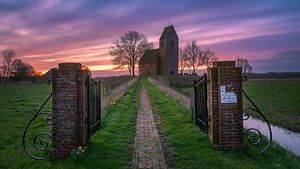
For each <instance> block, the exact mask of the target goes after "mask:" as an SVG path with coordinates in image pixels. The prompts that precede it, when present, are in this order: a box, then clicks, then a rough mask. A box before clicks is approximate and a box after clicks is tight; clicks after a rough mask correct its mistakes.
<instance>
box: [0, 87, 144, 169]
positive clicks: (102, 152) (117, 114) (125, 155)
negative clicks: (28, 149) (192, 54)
mask: <svg viewBox="0 0 300 169" xmlns="http://www.w3.org/2000/svg"><path fill="white" fill-rule="evenodd" d="M50 91H51V86H50V85H44V84H26V85H25V84H23V85H17V84H16V85H15V84H10V85H0V120H1V121H0V127H1V130H0V141H1V142H0V146H1V147H0V148H1V149H0V168H1V169H2V168H3V169H10V168H14V169H24V168H30V169H34V168H36V169H40V168H54V169H57V168H61V169H73V168H79V169H93V168H99V167H100V168H128V167H129V166H130V165H131V164H130V163H131V161H132V155H133V142H134V133H135V119H136V113H137V108H138V94H139V89H138V85H137V83H136V84H134V85H133V86H132V87H130V89H129V91H128V92H127V93H126V94H125V95H126V97H125V96H124V97H122V98H121V99H120V100H119V101H117V102H116V104H115V105H112V106H111V107H109V108H108V109H107V115H106V117H105V118H104V120H103V124H102V126H103V128H102V129H101V130H99V131H98V132H97V133H96V134H95V135H93V136H92V138H91V139H90V142H89V144H88V145H87V147H88V149H87V154H86V155H85V157H84V158H83V159H77V160H76V161H74V160H73V159H72V158H71V156H70V157H68V158H66V159H64V160H55V161H51V160H49V159H47V160H44V161H35V160H33V159H31V158H29V157H28V156H27V155H26V154H25V152H24V150H23V148H22V144H21V143H22V142H21V139H22V134H23V131H24V129H25V126H26V125H27V123H28V122H29V120H30V119H31V117H32V115H33V114H34V113H35V111H36V110H37V109H38V108H39V107H40V105H41V104H42V102H43V101H44V99H46V97H47V96H48V94H49V93H50ZM46 109H48V110H50V105H47V107H46ZM36 127H38V126H36ZM34 130H38V129H37V128H34Z"/></svg>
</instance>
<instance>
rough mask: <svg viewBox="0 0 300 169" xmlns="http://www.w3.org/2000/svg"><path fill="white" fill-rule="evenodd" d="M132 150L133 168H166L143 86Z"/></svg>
mask: <svg viewBox="0 0 300 169" xmlns="http://www.w3.org/2000/svg"><path fill="white" fill-rule="evenodd" d="M134 149H135V155H134V160H133V164H134V168H153V169H165V168H167V167H166V163H165V160H164V156H163V151H162V146H161V143H160V139H159V135H158V132H157V128H156V125H155V121H154V118H153V113H152V110H151V107H150V103H149V98H148V95H147V93H146V89H145V87H144V86H142V89H141V95H140V108H139V111H138V116H137V124H136V136H135V145H134Z"/></svg>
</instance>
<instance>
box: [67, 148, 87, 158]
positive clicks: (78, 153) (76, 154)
mask: <svg viewBox="0 0 300 169" xmlns="http://www.w3.org/2000/svg"><path fill="white" fill-rule="evenodd" d="M86 150H87V147H85V146H79V147H77V148H76V149H73V150H72V152H71V155H72V158H73V159H74V160H76V159H78V158H83V157H84V156H85V154H86Z"/></svg>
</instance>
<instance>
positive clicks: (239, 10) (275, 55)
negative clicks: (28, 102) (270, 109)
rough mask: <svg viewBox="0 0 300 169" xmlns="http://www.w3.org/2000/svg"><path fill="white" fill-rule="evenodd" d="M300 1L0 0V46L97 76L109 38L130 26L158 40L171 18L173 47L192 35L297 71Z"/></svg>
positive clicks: (271, 67)
mask: <svg viewBox="0 0 300 169" xmlns="http://www.w3.org/2000/svg"><path fill="white" fill-rule="evenodd" d="M299 9H300V1H299V0H264V1H262V0H251V1H246V0H245V1H244V0H226V1H221V0H209V1H208V0H180V1H179V0H164V1H162V0H135V1H133V0H48V1H46V0H0V50H4V49H7V48H11V49H14V50H16V51H17V52H18V57H19V58H20V59H23V60H24V61H26V62H29V63H30V64H32V65H33V66H34V68H35V69H37V70H39V71H46V70H48V69H50V68H53V67H57V64H58V63H61V62H80V63H82V64H84V65H86V66H88V67H89V68H90V69H91V70H92V71H93V74H94V75H96V76H108V75H120V74H126V73H127V72H126V71H112V70H111V69H112V68H113V67H114V66H113V65H112V62H111V56H110V55H109V50H110V48H111V46H112V42H113V41H115V40H116V39H118V37H120V35H122V34H124V33H125V32H127V31H129V30H136V31H138V32H142V33H143V34H145V35H146V36H147V37H148V40H149V41H150V42H152V43H153V44H154V47H158V39H159V36H160V35H161V33H162V31H163V28H164V27H165V26H168V25H169V24H172V25H174V27H175V29H176V31H177V34H178V36H179V46H180V47H181V48H183V47H184V46H185V45H186V43H187V42H190V41H192V40H197V42H198V44H199V45H200V47H201V48H202V49H206V48H210V49H211V50H213V51H215V53H216V56H217V57H218V59H219V60H233V59H235V58H236V57H243V58H246V59H248V60H249V62H250V64H251V65H252V66H253V69H254V72H296V71H300V10H299Z"/></svg>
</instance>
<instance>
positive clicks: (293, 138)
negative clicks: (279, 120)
mask: <svg viewBox="0 0 300 169" xmlns="http://www.w3.org/2000/svg"><path fill="white" fill-rule="evenodd" d="M244 127H245V128H253V127H254V128H256V129H258V130H259V131H260V132H261V133H262V134H263V135H264V136H266V137H268V138H269V129H268V126H267V124H266V123H265V122H263V121H261V120H259V119H256V118H253V117H251V116H250V117H249V119H248V120H245V121H244ZM271 128H272V136H273V141H274V142H276V143H277V144H279V145H280V146H281V147H284V148H285V149H287V150H289V151H291V152H293V153H294V154H296V155H298V156H300V133H295V132H292V131H289V130H287V129H284V128H282V127H278V126H275V125H271Z"/></svg>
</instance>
